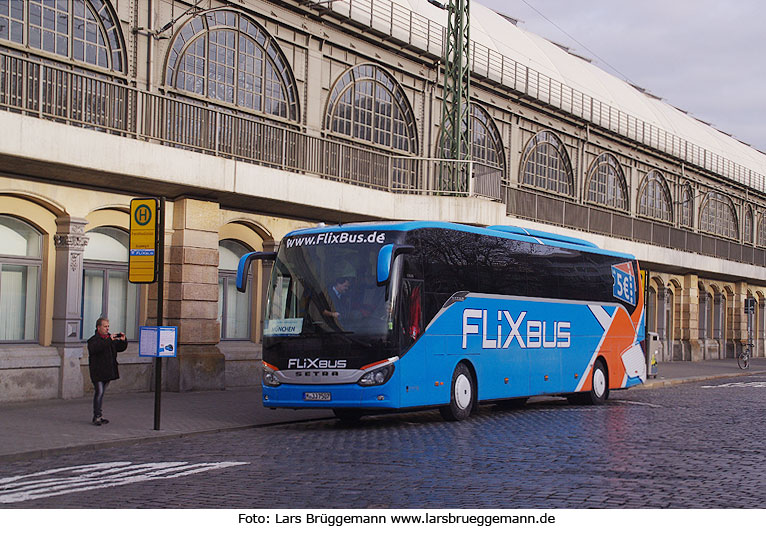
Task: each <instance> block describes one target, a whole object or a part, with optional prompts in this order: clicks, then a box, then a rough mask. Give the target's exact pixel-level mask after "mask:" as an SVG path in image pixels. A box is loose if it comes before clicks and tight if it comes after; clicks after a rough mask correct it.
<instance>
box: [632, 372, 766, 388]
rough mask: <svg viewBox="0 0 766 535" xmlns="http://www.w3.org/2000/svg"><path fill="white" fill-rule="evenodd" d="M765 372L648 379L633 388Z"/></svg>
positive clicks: (657, 386) (671, 384) (656, 386)
mask: <svg viewBox="0 0 766 535" xmlns="http://www.w3.org/2000/svg"><path fill="white" fill-rule="evenodd" d="M765 373H766V372H763V371H757V372H756V371H752V372H745V371H743V372H733V373H722V374H718V375H700V376H697V377H683V378H678V379H649V380H648V381H647V382H646V383H644V384H642V385H638V386H636V387H635V388H640V389H651V388H663V387H666V386H674V385H681V384H685V383H698V382H701V381H713V380H715V379H728V378H732V377H750V376H753V375H763V374H765Z"/></svg>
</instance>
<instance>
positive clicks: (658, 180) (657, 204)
mask: <svg viewBox="0 0 766 535" xmlns="http://www.w3.org/2000/svg"><path fill="white" fill-rule="evenodd" d="M670 206H671V202H670V190H669V189H668V185H667V183H666V182H665V177H664V176H662V173H660V172H659V171H650V172H649V173H647V175H646V178H644V182H643V184H642V185H641V187H640V188H639V192H638V214H639V215H643V216H647V217H651V218H653V219H659V220H662V221H667V222H669V223H672V222H673V212H672V211H671V209H670Z"/></svg>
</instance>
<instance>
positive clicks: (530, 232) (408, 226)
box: [286, 221, 635, 260]
mask: <svg viewBox="0 0 766 535" xmlns="http://www.w3.org/2000/svg"><path fill="white" fill-rule="evenodd" d="M426 228H439V229H451V230H459V231H462V232H471V233H474V234H483V235H488V236H497V237H500V238H507V239H511V240H516V241H520V242H526V243H537V244H541V245H549V246H552V247H561V248H562V249H570V250H574V251H584V252H589V253H595V254H602V255H607V256H616V257H621V258H626V259H630V260H633V259H635V257H634V256H633V255H631V254H628V253H622V252H617V251H610V250H607V249H602V248H600V247H598V246H597V245H596V244H594V243H592V242H589V241H587V240H582V239H580V238H575V237H573V236H567V235H564V234H555V233H553V232H545V231H541V230H535V229H527V228H523V227H516V226H510V225H492V226H489V227H474V226H471V225H464V224H460V223H447V222H444V221H371V222H365V223H346V224H343V225H327V226H317V227H311V228H304V229H299V230H294V231H291V232H289V233H287V234H286V237H288V236H289V237H292V236H297V235H301V234H317V233H323V232H339V231H344V230H346V231H354V232H363V231H366V230H369V231H380V230H391V231H398V232H410V231H413V230H419V229H426Z"/></svg>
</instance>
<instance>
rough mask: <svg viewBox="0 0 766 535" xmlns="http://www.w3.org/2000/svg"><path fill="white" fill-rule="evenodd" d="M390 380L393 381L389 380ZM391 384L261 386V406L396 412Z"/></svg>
mask: <svg viewBox="0 0 766 535" xmlns="http://www.w3.org/2000/svg"><path fill="white" fill-rule="evenodd" d="M392 379H393V378H392ZM394 383H395V381H394V380H389V381H388V382H387V383H386V384H383V385H381V386H359V385H358V384H355V383H354V384H306V385H303V384H301V385H296V384H282V385H280V386H276V387H272V386H266V385H263V394H262V396H263V398H262V399H263V406H264V407H273V408H278V407H282V408H291V409H335V408H349V409H397V408H399V399H398V395H397V392H398V390H397V388H396V387H395V385H394Z"/></svg>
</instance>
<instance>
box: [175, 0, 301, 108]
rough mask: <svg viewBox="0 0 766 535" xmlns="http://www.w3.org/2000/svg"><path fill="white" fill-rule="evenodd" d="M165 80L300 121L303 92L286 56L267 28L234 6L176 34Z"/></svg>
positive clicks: (194, 20)
mask: <svg viewBox="0 0 766 535" xmlns="http://www.w3.org/2000/svg"><path fill="white" fill-rule="evenodd" d="M166 75H167V79H166V83H167V84H168V85H170V86H172V87H175V88H176V89H180V90H183V91H188V92H190V93H195V94H197V95H202V96H204V97H208V98H211V99H214V100H219V101H222V102H227V103H229V104H234V105H237V106H241V107H243V108H247V109H250V110H254V111H256V112H259V113H264V114H267V115H273V116H276V117H281V118H283V119H289V120H291V121H297V120H298V97H297V91H296V87H295V79H294V77H293V74H292V71H291V70H290V66H289V65H288V63H287V59H286V58H285V55H284V54H283V53H282V50H281V49H280V48H279V46H278V45H277V43H276V41H275V40H274V38H272V37H271V36H270V35H269V34H268V33H267V32H266V30H264V29H263V28H262V27H261V26H260V25H259V24H258V23H256V22H255V21H253V20H251V19H249V18H248V17H246V16H245V15H244V14H242V13H239V12H237V11H232V10H229V9H218V10H213V11H208V12H206V13H203V14H201V15H199V16H196V17H194V18H192V19H191V20H189V22H187V23H186V24H184V26H183V27H182V28H181V30H180V31H179V32H178V33H177V34H176V36H175V39H174V41H173V45H172V46H171V48H170V52H169V54H168V61H167V74H166Z"/></svg>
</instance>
